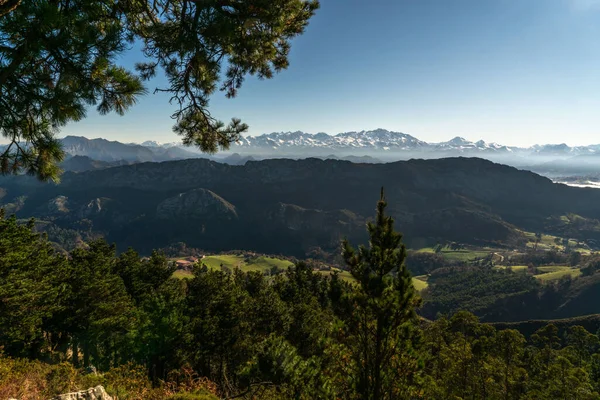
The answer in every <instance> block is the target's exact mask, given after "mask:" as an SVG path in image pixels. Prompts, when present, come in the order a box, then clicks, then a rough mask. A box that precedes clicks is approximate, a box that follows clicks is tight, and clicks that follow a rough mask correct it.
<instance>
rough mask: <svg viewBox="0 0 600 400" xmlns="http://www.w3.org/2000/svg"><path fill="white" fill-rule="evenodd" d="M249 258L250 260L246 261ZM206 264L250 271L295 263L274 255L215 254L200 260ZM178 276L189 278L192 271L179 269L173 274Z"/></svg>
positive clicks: (282, 266) (212, 267) (284, 267)
mask: <svg viewBox="0 0 600 400" xmlns="http://www.w3.org/2000/svg"><path fill="white" fill-rule="evenodd" d="M246 259H248V262H246ZM200 261H201V262H202V263H203V264H204V265H206V266H207V267H208V268H210V269H215V270H221V266H223V267H225V268H228V269H230V270H232V271H233V270H234V269H235V268H239V269H241V270H242V271H244V272H249V271H260V272H263V273H264V272H268V271H270V270H271V268H273V267H275V268H277V269H279V270H285V269H287V268H288V267H290V266H292V265H293V263H292V262H291V261H288V260H282V259H279V258H274V257H266V256H259V257H249V258H247V257H244V256H239V255H231V254H222V255H215V256H206V257H204V258H202V260H200ZM173 276H174V277H176V278H189V277H191V276H192V273H191V272H188V271H182V270H178V271H175V273H174V274H173Z"/></svg>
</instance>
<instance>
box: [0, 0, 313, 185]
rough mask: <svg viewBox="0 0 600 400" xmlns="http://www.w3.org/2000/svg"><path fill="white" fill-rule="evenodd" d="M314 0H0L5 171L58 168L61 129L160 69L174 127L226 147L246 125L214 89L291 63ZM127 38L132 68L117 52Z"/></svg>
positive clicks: (133, 91) (1, 165) (115, 104)
mask: <svg viewBox="0 0 600 400" xmlns="http://www.w3.org/2000/svg"><path fill="white" fill-rule="evenodd" d="M318 5H319V4H318V1H317V0H243V1H242V0H203V1H198V0H152V1H149V0H142V1H139V0H99V1H89V0H40V1H24V2H20V1H19V0H16V1H15V0H0V135H2V136H3V137H4V138H5V139H8V141H9V145H8V146H6V147H5V148H4V149H3V150H2V151H0V173H2V174H8V173H21V172H27V173H29V174H32V175H36V176H37V177H38V178H40V179H43V180H48V179H57V178H58V176H59V174H60V170H59V168H58V166H57V163H59V162H60V161H61V160H62V158H63V156H64V154H63V152H62V150H61V148H60V145H59V143H58V141H57V140H56V134H57V133H58V131H59V129H60V128H61V127H62V126H64V125H65V124H66V123H68V122H71V121H78V120H81V119H82V118H84V117H85V114H86V108H87V107H88V106H93V105H95V106H97V110H98V111H99V112H100V113H101V114H106V113H109V112H116V113H118V114H123V113H125V112H126V111H127V110H128V108H129V107H131V106H132V105H134V104H135V103H136V101H137V99H138V97H139V96H140V95H142V94H144V93H145V92H146V89H145V87H144V86H143V84H142V82H143V81H144V80H148V79H150V78H152V77H153V76H154V75H155V74H156V73H157V72H158V70H159V69H160V70H162V72H163V73H164V75H165V76H166V78H167V81H168V84H167V85H166V86H165V87H158V88H156V89H155V91H158V92H165V93H168V94H169V96H170V102H171V103H172V104H174V105H175V109H174V110H173V114H172V118H173V119H174V120H175V126H174V128H173V130H174V131H175V132H176V133H178V134H180V135H182V136H183V143H184V144H186V145H195V146H197V147H199V148H200V149H201V150H202V151H206V152H215V151H217V150H218V149H219V148H228V147H229V145H230V143H232V142H233V141H235V140H237V139H238V138H239V135H240V134H241V133H242V132H244V131H245V130H246V129H247V128H248V127H247V125H246V124H244V123H242V122H241V121H240V120H239V119H236V118H234V119H232V121H231V122H230V123H229V124H227V125H225V124H224V123H223V122H221V121H219V120H218V119H217V118H215V117H213V116H212V115H211V114H210V112H209V110H208V105H209V99H210V97H211V95H213V94H214V92H215V91H217V90H221V91H223V92H224V93H225V95H226V96H227V97H234V96H235V95H236V93H237V91H238V90H239V89H240V87H241V85H242V83H243V81H244V79H245V77H246V76H247V75H255V76H257V77H259V78H271V77H273V75H274V73H276V72H279V71H281V70H282V69H285V68H287V66H288V54H289V51H290V40H291V39H292V38H293V37H295V36H297V35H299V34H301V33H302V32H303V31H304V29H305V27H306V25H307V24H308V20H309V19H310V17H311V16H312V15H313V14H314V12H315V10H316V9H317V8H318ZM134 43H137V44H141V46H142V51H143V55H144V57H145V60H144V61H145V62H142V63H139V64H138V65H137V66H136V69H137V74H136V73H135V72H134V71H130V70H128V69H126V68H124V67H123V66H122V65H120V64H119V63H118V60H119V56H120V55H121V54H122V53H123V52H124V51H125V50H126V49H127V48H129V47H133V46H132V45H133V44H134Z"/></svg>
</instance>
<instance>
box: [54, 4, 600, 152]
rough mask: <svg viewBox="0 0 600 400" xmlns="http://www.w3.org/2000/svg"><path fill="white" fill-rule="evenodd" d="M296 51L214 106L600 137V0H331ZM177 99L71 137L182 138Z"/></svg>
mask: <svg viewBox="0 0 600 400" xmlns="http://www.w3.org/2000/svg"><path fill="white" fill-rule="evenodd" d="M139 57H141V56H140V55H139V54H138V53H137V52H129V53H127V54H126V55H125V56H124V61H125V64H127V65H131V64H133V63H134V62H135V61H138V60H139ZM290 61H291V65H290V67H289V69H287V70H286V71H283V72H282V73H280V74H278V75H276V76H275V78H274V79H272V80H267V81H258V80H256V79H253V78H250V79H248V80H247V81H246V83H245V86H244V87H243V88H242V90H241V91H240V94H239V96H238V97H237V98H236V99H233V100H229V99H226V98H225V97H224V96H223V94H222V93H217V94H216V95H215V96H214V98H213V100H212V102H211V112H212V113H213V115H215V116H216V117H218V118H220V119H222V120H225V121H227V120H229V119H230V118H231V117H239V118H242V119H243V120H244V121H245V122H246V123H248V124H249V125H250V132H249V134H251V135H257V134H261V133H269V132H273V131H295V130H302V131H305V132H310V133H317V132H327V133H339V132H343V131H353V130H364V129H374V128H385V129H389V130H395V131H401V132H405V133H410V134H412V135H414V136H416V137H418V138H420V139H422V140H426V141H443V140H448V139H450V138H452V137H454V136H463V137H466V138H467V139H471V140H478V139H484V140H486V141H494V142H499V143H502V144H508V145H531V144H534V143H562V142H566V143H567V144H570V145H580V144H591V143H600V0H369V1H367V0H322V1H321V9H319V10H318V11H317V15H316V16H315V17H314V18H313V19H312V20H311V23H310V25H309V26H308V28H307V31H306V33H305V34H304V35H303V36H300V37H298V38H297V39H296V40H294V42H293V44H292V52H291V57H290ZM159 83H160V82H150V85H149V89H153V88H154V86H156V84H159ZM167 100H168V99H167V98H166V97H164V96H159V95H151V94H149V95H147V96H146V97H144V98H143V99H142V100H141V101H140V102H139V104H138V105H137V106H136V107H135V108H134V109H133V110H132V111H130V112H129V113H128V114H127V115H126V116H124V117H119V116H116V115H111V116H102V117H101V116H98V115H96V112H95V111H93V110H91V111H90V113H89V117H88V118H87V119H86V120H84V121H83V122H80V123H76V124H71V125H69V126H68V127H67V128H65V129H64V130H63V135H66V134H74V135H82V136H87V137H105V138H107V139H111V140H120V141H126V142H127V141H133V142H141V141H143V140H158V141H161V142H168V141H176V140H178V137H177V135H175V134H174V133H173V132H172V131H171V126H172V123H173V121H172V120H171V119H170V118H169V116H170V114H171V112H172V107H171V106H170V105H169V104H168V101H167Z"/></svg>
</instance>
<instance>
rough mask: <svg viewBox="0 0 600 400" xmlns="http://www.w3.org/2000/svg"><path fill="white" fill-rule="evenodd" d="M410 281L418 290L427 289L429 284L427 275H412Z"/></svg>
mask: <svg viewBox="0 0 600 400" xmlns="http://www.w3.org/2000/svg"><path fill="white" fill-rule="evenodd" d="M412 283H413V286H414V287H415V289H417V291H418V292H420V291H422V290H424V289H427V287H428V286H429V283H427V275H420V276H414V277H413V278H412Z"/></svg>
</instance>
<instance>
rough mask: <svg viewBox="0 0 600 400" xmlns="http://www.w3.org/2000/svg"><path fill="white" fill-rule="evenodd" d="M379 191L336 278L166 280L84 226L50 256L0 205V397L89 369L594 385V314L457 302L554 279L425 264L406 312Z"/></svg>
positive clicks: (327, 389)
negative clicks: (553, 315) (365, 240)
mask: <svg viewBox="0 0 600 400" xmlns="http://www.w3.org/2000/svg"><path fill="white" fill-rule="evenodd" d="M385 206H386V202H385V199H384V198H383V195H382V198H381V199H380V201H379V203H378V206H377V215H376V219H375V221H374V222H371V223H370V224H369V225H368V232H369V235H370V242H369V247H360V248H359V249H358V250H354V249H353V248H352V247H351V246H350V245H349V243H348V242H344V246H343V256H344V259H345V260H346V262H347V264H348V266H349V268H350V273H351V274H352V278H353V282H352V283H349V282H346V281H345V280H344V279H343V278H342V276H341V275H340V274H338V273H336V272H334V273H333V274H330V276H324V275H323V274H321V273H319V272H316V271H314V270H313V266H312V265H311V264H308V263H304V262H299V263H297V264H295V265H293V266H290V267H289V268H288V269H287V270H286V271H285V272H283V273H280V274H277V275H275V276H267V275H265V274H264V273H262V272H261V271H248V272H244V271H241V270H240V269H233V270H232V271H231V272H230V273H226V272H223V271H221V270H217V269H212V268H208V267H207V266H204V265H197V266H196V268H195V270H194V271H193V277H191V278H190V279H185V280H179V279H175V278H173V277H172V275H173V268H172V267H171V266H170V264H169V263H168V262H167V259H166V258H165V257H164V256H163V255H162V254H160V253H153V254H152V255H151V256H150V257H148V258H141V257H140V256H139V254H137V253H136V252H135V251H134V250H131V249H130V250H128V251H125V252H124V253H121V254H117V253H116V251H115V248H114V246H111V245H109V244H107V243H106V242H104V241H92V242H89V243H87V245H86V246H85V247H83V248H79V249H75V250H73V251H72V252H71V253H70V254H69V256H68V257H66V256H65V255H60V254H57V253H55V252H54V251H53V250H52V247H51V246H50V244H49V243H48V241H47V239H46V238H45V237H44V236H43V235H39V234H37V233H36V232H35V229H34V226H35V225H34V223H33V221H31V222H29V223H28V224H20V223H19V222H18V221H17V220H16V219H15V218H14V217H13V218H9V219H4V218H2V219H0V278H1V279H0V348H2V349H3V352H4V353H1V354H0V398H9V397H16V398H21V399H26V400H29V399H37V398H50V397H52V396H55V395H56V394H58V393H60V392H67V391H71V390H80V389H87V388H89V387H91V386H95V385H98V384H101V385H103V386H104V387H105V388H106V390H107V391H108V393H109V394H111V395H113V396H115V397H118V398H120V399H130V400H134V399H135V400H137V399H140V400H141V399H150V400H158V399H165V398H171V399H215V398H246V399H290V398H293V399H317V398H318V399H348V400H351V399H415V398H422V399H467V398H468V399H476V400H479V399H481V400H483V399H543V398H567V399H598V398H599V397H600V395H599V390H600V385H599V384H598V382H599V381H600V339H598V335H597V334H595V333H591V332H596V331H597V328H598V326H599V324H598V318H596V319H595V320H593V321H592V320H589V319H585V320H583V319H578V320H572V321H568V322H565V321H563V322H558V321H557V322H556V324H551V323H548V322H541V321H530V322H529V323H528V324H527V325H526V326H522V325H510V324H505V325H498V324H497V325H495V326H493V325H490V324H485V323H480V321H479V319H478V317H477V316H475V315H473V314H471V313H468V312H465V311H459V308H460V306H459V304H467V305H468V306H470V307H473V308H474V309H476V310H477V311H478V312H480V313H481V314H482V315H484V316H485V317H486V318H488V317H493V316H504V315H505V314H502V313H501V312H499V311H498V310H504V312H506V313H509V312H510V314H511V315H513V314H514V312H515V311H514V310H519V309H528V308H532V309H533V311H536V312H539V309H536V307H537V306H539V304H542V303H551V304H559V305H560V304H562V303H561V302H560V301H558V302H557V301H556V300H557V297H553V294H552V293H555V292H552V293H551V292H550V290H554V291H556V293H558V291H560V290H561V289H560V287H558V286H554V285H544V286H541V285H540V284H539V283H538V282H537V280H536V279H535V278H533V277H532V276H530V275H527V274H525V273H522V272H521V273H515V272H511V271H508V270H495V269H493V268H491V267H462V268H458V269H446V270H436V271H434V273H432V275H431V276H430V277H428V279H429V280H431V286H430V287H429V288H428V290H426V291H424V293H425V295H426V296H430V295H431V294H434V295H436V296H438V297H437V300H436V298H435V297H434V298H433V300H432V298H429V297H428V300H427V302H428V303H426V304H425V308H424V309H421V310H420V311H419V312H422V311H427V310H428V308H427V307H432V305H434V306H436V307H439V308H440V309H443V310H444V311H445V313H447V314H448V315H447V316H441V317H440V318H438V319H437V320H434V321H427V320H420V319H419V318H418V317H417V314H416V312H417V310H419V309H418V308H417V307H418V306H419V303H420V298H419V296H418V294H417V292H416V289H415V288H414V287H413V278H412V277H411V275H410V273H409V272H408V270H407V268H406V266H405V264H404V261H405V258H406V251H405V249H404V246H403V244H402V235H400V234H399V233H397V232H396V231H395V230H394V227H393V220H392V219H391V218H389V217H387V216H386V215H385V213H384V211H385ZM590 278H592V277H590ZM421 279H423V278H422V277H421ZM581 279H584V278H581ZM565 285H566V284H565ZM567 286H568V285H567ZM510 287H512V290H513V291H512V292H509V294H510V295H509V296H506V297H502V296H501V295H500V293H501V292H502V291H506V290H507V288H510ZM547 290H548V292H546V291H547ZM453 292H454V293H453ZM556 293H555V294H556ZM558 300H560V297H558ZM435 301H437V302H438V303H435ZM536 301H537V303H536ZM429 312H432V309H431V308H430V309H429ZM523 312H530V310H527V311H523ZM579 325H581V326H579ZM515 328H518V329H519V330H516V329H515ZM521 331H523V333H522V332H521ZM525 334H526V335H525ZM94 369H95V372H90V371H93V370H94Z"/></svg>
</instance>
